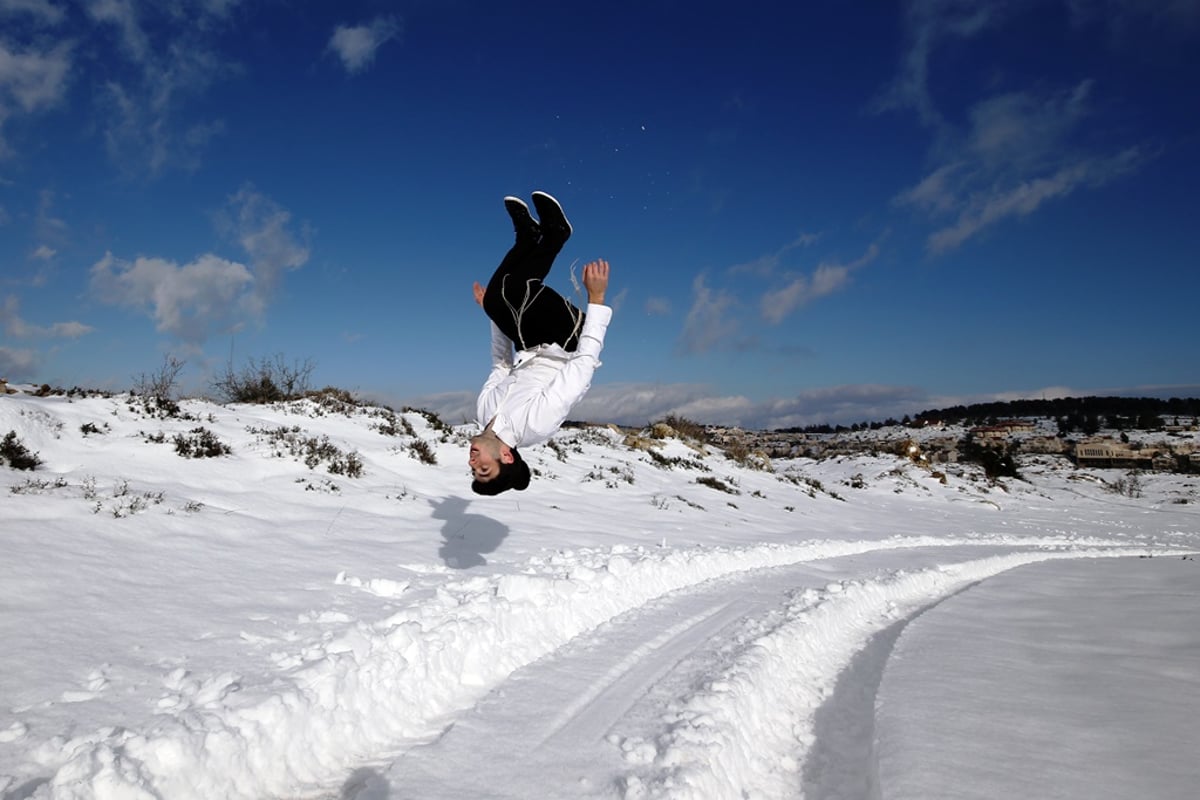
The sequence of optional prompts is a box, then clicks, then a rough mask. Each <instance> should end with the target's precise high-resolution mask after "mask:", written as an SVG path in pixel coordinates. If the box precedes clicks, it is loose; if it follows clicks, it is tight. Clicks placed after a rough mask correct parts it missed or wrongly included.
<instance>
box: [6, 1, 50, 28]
mask: <svg viewBox="0 0 1200 800" xmlns="http://www.w3.org/2000/svg"><path fill="white" fill-rule="evenodd" d="M18 15H25V16H27V17H32V18H33V19H34V20H35V21H36V22H39V23H41V24H43V25H57V24H58V23H60V22H62V21H63V19H64V17H65V16H66V15H65V14H64V12H63V10H62V9H61V8H59V7H58V6H56V5H54V4H53V3H51V2H50V0H0V16H8V17H15V16H18Z"/></svg>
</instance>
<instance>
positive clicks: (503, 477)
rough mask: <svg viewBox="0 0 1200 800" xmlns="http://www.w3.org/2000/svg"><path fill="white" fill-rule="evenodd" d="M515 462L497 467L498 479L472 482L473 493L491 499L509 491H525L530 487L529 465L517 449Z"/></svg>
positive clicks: (513, 451)
mask: <svg viewBox="0 0 1200 800" xmlns="http://www.w3.org/2000/svg"><path fill="white" fill-rule="evenodd" d="M511 450H512V455H513V461H512V463H511V464H504V463H500V464H498V465H497V466H498V467H499V469H498V470H497V471H496V477H494V478H492V479H491V480H489V481H479V480H475V481H471V491H473V492H475V494H483V495H488V496H489V497H491V496H495V495H498V494H500V493H501V492H507V491H508V490H509V489H516V490H517V491H518V492H523V491H525V489H526V487H528V486H529V478H530V474H529V465H528V464H526V463H525V459H523V458H521V454H520V453H518V452H517V450H516V448H512V449H511Z"/></svg>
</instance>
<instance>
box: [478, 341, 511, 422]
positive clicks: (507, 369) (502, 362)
mask: <svg viewBox="0 0 1200 800" xmlns="http://www.w3.org/2000/svg"><path fill="white" fill-rule="evenodd" d="M512 366H513V343H512V339H509V338H508V337H507V336H505V335H504V333H503V332H501V330H500V328H498V327H497V326H496V323H494V322H493V323H492V371H491V373H490V374H489V375H488V377H487V380H486V381H485V382H484V384H483V389H482V390H480V392H479V400H478V401H477V402H476V403H475V421H476V422H478V423H479V424H480V426H486V425H487V424H488V422H490V421H491V419H492V417H494V416H495V415H496V409H497V408H499V406H500V403H499V400H498V399H497V389H498V388H499V386H500V384H501V383H503V382H504V380H505V378H507V377H508V376H509V374H510V373H511V372H512Z"/></svg>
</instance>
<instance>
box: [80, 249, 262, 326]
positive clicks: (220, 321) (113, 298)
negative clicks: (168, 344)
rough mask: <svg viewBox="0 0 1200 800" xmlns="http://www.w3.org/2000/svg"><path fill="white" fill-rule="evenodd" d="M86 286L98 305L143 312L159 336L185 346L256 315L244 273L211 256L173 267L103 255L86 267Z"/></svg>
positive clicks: (166, 263) (164, 262) (241, 267)
mask: <svg viewBox="0 0 1200 800" xmlns="http://www.w3.org/2000/svg"><path fill="white" fill-rule="evenodd" d="M91 286H92V290H93V291H94V292H95V293H96V296H97V297H98V299H100V301H101V302H105V303H109V304H112V305H119V306H126V307H130V308H138V309H142V310H145V311H147V312H148V313H149V314H150V316H151V317H152V318H153V319H154V321H155V325H156V327H157V329H158V330H159V331H160V332H162V333H169V334H171V335H173V336H177V337H179V338H180V339H182V340H184V341H185V342H189V343H197V342H201V341H203V340H204V339H205V338H207V337H208V336H210V335H211V334H213V333H224V332H227V331H229V330H234V329H237V328H238V327H240V325H241V324H242V323H243V322H244V321H245V320H247V319H256V318H258V317H259V315H260V314H261V312H262V307H261V305H260V304H259V303H258V301H257V299H256V297H255V295H254V291H253V289H254V276H253V275H252V274H251V273H250V270H249V269H248V268H247V267H246V266H245V265H243V264H239V263H237V262H234V261H228V260H226V259H223V258H219V257H218V256H215V255H211V254H209V255H204V256H201V257H200V258H198V259H196V260H195V261H192V262H190V263H188V264H183V265H179V264H176V263H175V262H173V261H169V260H167V259H163V258H144V257H140V258H137V259H135V260H134V261H122V260H120V259H117V258H115V257H114V256H113V255H112V254H111V253H107V254H106V255H105V256H104V258H102V259H101V260H100V261H98V262H96V264H95V265H93V266H92V269H91Z"/></svg>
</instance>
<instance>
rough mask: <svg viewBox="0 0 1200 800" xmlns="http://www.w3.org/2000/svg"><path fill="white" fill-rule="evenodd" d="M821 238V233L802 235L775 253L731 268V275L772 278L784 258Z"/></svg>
mask: <svg viewBox="0 0 1200 800" xmlns="http://www.w3.org/2000/svg"><path fill="white" fill-rule="evenodd" d="M820 238H821V234H819V233H802V234H800V235H799V236H797V237H796V238H795V239H793V240H792V241H790V242H788V243H787V244H785V245H784V246H783V247H781V248H779V249H778V250H776V251H775V252H774V253H768V254H766V255H764V256H760V257H759V258H756V259H755V260H753V261H747V262H746V263H743V264H735V265H734V266H732V267H730V268H729V274H730V275H739V274H750V275H758V276H760V277H770V276H771V275H774V274H775V272H776V271H777V270H778V269H779V267H780V265H781V264H782V263H783V260H784V256H786V255H787V254H788V253H790V252H791V251H793V250H797V249H801V248H805V247H809V246H811V245H813V244H815V243H816V242H817V241H818V240H820Z"/></svg>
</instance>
